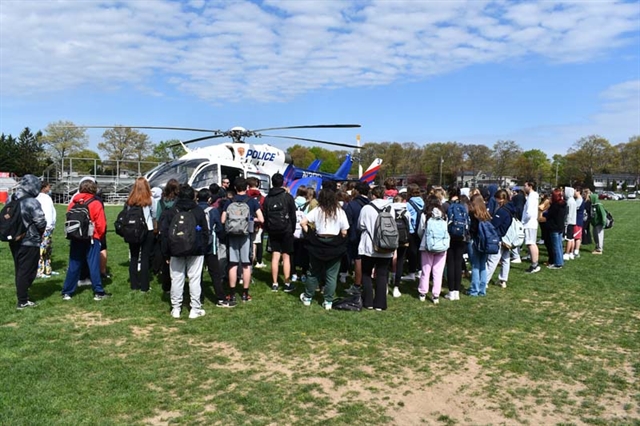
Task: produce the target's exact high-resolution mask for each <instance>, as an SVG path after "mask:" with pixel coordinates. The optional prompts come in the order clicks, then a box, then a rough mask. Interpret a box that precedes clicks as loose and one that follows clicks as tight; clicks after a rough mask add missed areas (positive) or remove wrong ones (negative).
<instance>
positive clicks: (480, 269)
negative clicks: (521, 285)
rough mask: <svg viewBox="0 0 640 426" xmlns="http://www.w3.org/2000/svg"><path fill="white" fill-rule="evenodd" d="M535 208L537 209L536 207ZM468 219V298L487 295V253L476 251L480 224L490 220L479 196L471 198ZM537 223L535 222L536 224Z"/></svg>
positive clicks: (482, 199) (485, 206)
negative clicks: (469, 268) (469, 284)
mask: <svg viewBox="0 0 640 426" xmlns="http://www.w3.org/2000/svg"><path fill="white" fill-rule="evenodd" d="M536 208H537V207H536ZM469 217H470V218H471V224H470V226H469V234H470V236H471V241H472V244H469V250H470V253H469V260H470V261H471V287H470V288H469V291H468V292H467V295H468V296H474V297H475V296H486V295H487V257H488V255H487V253H484V252H481V251H480V250H478V241H479V239H478V229H479V226H480V222H485V221H489V220H491V215H490V214H489V212H488V211H487V205H486V204H485V201H484V198H483V197H482V195H480V194H476V195H474V196H472V197H471V204H470V206H469ZM536 223H537V222H536Z"/></svg>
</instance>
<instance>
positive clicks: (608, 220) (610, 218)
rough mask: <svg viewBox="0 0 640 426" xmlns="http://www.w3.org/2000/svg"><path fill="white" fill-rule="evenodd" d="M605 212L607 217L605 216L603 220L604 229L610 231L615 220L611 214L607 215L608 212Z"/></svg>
mask: <svg viewBox="0 0 640 426" xmlns="http://www.w3.org/2000/svg"><path fill="white" fill-rule="evenodd" d="M605 212H606V213H607V216H606V220H605V224H604V229H611V228H613V224H614V222H615V220H614V219H613V215H612V214H611V213H609V211H608V210H605Z"/></svg>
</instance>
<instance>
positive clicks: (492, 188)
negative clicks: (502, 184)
mask: <svg viewBox="0 0 640 426" xmlns="http://www.w3.org/2000/svg"><path fill="white" fill-rule="evenodd" d="M488 189H489V201H487V210H488V211H489V214H490V215H491V216H493V214H494V213H495V212H496V210H498V202H497V201H496V199H495V197H494V195H496V192H498V185H496V184H491V185H489V188H488Z"/></svg>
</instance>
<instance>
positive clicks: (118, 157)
mask: <svg viewBox="0 0 640 426" xmlns="http://www.w3.org/2000/svg"><path fill="white" fill-rule="evenodd" d="M102 138H103V141H102V142H100V143H99V144H98V149H99V150H101V151H103V152H104V153H106V154H107V159H108V160H110V161H113V162H115V164H112V165H111V167H114V168H115V170H116V173H118V172H119V170H120V169H123V168H125V169H130V170H135V171H138V169H139V171H140V172H142V171H143V169H145V167H139V166H140V165H139V164H135V165H134V164H127V165H123V164H121V163H122V162H134V161H135V162H138V161H142V160H144V158H146V157H147V156H148V155H149V154H151V143H150V142H149V136H147V135H146V134H144V133H141V132H139V131H138V130H136V129H132V128H130V127H121V126H116V127H114V128H112V129H108V130H105V132H104V133H103V134H102Z"/></svg>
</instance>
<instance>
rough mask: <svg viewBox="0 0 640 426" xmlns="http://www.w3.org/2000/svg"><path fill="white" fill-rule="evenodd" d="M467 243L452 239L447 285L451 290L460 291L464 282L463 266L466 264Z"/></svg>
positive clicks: (448, 259) (448, 258) (448, 257)
mask: <svg viewBox="0 0 640 426" xmlns="http://www.w3.org/2000/svg"><path fill="white" fill-rule="evenodd" d="M466 246H467V243H465V242H464V241H456V240H451V243H450V244H449V250H447V285H448V286H449V291H460V286H461V284H462V266H463V265H464V258H463V257H462V255H463V254H464V250H465V248H466Z"/></svg>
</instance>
